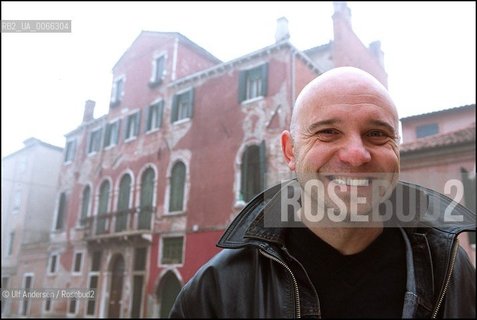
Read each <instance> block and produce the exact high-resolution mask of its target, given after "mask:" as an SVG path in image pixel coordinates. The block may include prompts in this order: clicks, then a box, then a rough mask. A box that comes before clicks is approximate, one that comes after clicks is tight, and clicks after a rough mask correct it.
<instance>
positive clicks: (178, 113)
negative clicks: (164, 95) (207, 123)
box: [171, 89, 194, 123]
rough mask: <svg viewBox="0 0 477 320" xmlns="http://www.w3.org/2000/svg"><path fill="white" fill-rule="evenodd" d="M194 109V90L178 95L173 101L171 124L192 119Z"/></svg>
mask: <svg viewBox="0 0 477 320" xmlns="http://www.w3.org/2000/svg"><path fill="white" fill-rule="evenodd" d="M193 108H194V89H190V90H189V91H186V92H184V93H181V94H176V95H175V96H174V98H173V99H172V114H171V122H172V123H174V122H176V121H179V120H182V119H188V118H192V113H193Z"/></svg>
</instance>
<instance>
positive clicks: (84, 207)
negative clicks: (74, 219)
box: [79, 186, 91, 226]
mask: <svg viewBox="0 0 477 320" xmlns="http://www.w3.org/2000/svg"><path fill="white" fill-rule="evenodd" d="M90 198H91V188H90V187H89V186H86V187H85V188H84V190H83V198H82V199H81V216H80V221H79V224H80V226H85V225H86V221H87V219H88V212H89V204H90Z"/></svg>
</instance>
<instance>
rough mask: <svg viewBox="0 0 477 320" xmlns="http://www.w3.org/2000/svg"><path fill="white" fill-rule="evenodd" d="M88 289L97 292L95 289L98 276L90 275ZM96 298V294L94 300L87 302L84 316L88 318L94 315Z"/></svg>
mask: <svg viewBox="0 0 477 320" xmlns="http://www.w3.org/2000/svg"><path fill="white" fill-rule="evenodd" d="M88 288H89V289H91V290H96V291H97V289H98V276H97V275H90V277H89V284H88ZM96 296H97V294H95V295H94V298H92V299H88V300H87V301H88V304H87V306H86V314H87V315H88V316H93V315H94V313H95V309H96Z"/></svg>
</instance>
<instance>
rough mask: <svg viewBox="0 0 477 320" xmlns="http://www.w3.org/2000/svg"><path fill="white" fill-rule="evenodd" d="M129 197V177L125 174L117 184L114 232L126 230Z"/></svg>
mask: <svg viewBox="0 0 477 320" xmlns="http://www.w3.org/2000/svg"><path fill="white" fill-rule="evenodd" d="M130 197H131V176H130V175H129V174H125V175H124V176H123V177H122V178H121V182H120V183H119V196H118V207H117V214H116V225H115V228H114V231H115V232H121V231H124V230H126V228H127V222H128V213H129V209H130V208H129V204H130V201H129V198H130Z"/></svg>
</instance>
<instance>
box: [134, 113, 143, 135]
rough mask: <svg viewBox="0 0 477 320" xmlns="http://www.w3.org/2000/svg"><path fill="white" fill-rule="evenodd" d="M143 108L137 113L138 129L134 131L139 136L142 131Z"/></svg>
mask: <svg viewBox="0 0 477 320" xmlns="http://www.w3.org/2000/svg"><path fill="white" fill-rule="evenodd" d="M141 111H142V110H139V111H138V112H137V113H136V119H135V121H136V131H135V132H134V135H135V136H136V137H137V136H139V132H141V113H142V112H141Z"/></svg>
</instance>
